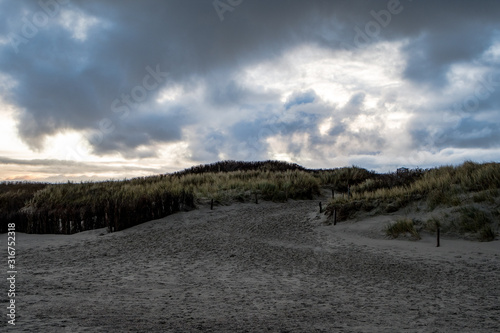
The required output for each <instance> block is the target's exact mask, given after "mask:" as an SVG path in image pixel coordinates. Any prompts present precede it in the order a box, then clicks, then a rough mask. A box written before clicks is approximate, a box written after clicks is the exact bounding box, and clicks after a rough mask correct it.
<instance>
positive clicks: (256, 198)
mask: <svg viewBox="0 0 500 333" xmlns="http://www.w3.org/2000/svg"><path fill="white" fill-rule="evenodd" d="M255 203H256V204H258V203H259V198H258V197H257V193H255Z"/></svg>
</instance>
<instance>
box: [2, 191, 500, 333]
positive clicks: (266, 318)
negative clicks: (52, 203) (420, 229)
mask: <svg viewBox="0 0 500 333" xmlns="http://www.w3.org/2000/svg"><path fill="white" fill-rule="evenodd" d="M319 199H320V200H325V198H324V197H323V198H319ZM323 202H324V203H325V201H323ZM386 218H387V217H386ZM388 218H391V217H388ZM381 219H382V217H379V218H372V219H368V220H366V221H358V222H342V223H340V224H338V225H336V226H332V225H325V222H327V221H326V217H325V216H324V215H322V214H319V212H318V201H292V200H290V201H288V202H286V203H271V202H260V203H259V204H258V205H256V204H254V203H239V204H233V205H231V206H217V207H215V209H214V210H213V211H212V210H210V208H209V207H208V206H202V207H199V208H198V209H196V210H193V211H190V212H183V213H179V214H174V215H171V216H168V217H166V218H163V219H160V220H155V221H151V222H148V223H144V224H142V225H139V226H136V227H133V228H130V229H127V230H124V231H121V232H117V233H112V234H107V233H106V232H105V231H104V230H102V229H101V230H93V231H89V232H84V233H80V234H75V235H71V236H61V235H26V234H18V271H19V274H18V279H19V281H18V286H19V287H18V288H19V290H20V292H19V295H18V304H19V308H18V321H17V325H16V329H15V331H19V332H22V331H26V332H30V331H39V332H41V331H44V332H144V331H151V332H256V331H259V332H388V331H405V332H437V331H439V332H456V331H467V332H492V331H496V330H498V328H499V327H500V319H499V318H500V305H499V303H498V299H500V274H499V268H500V262H499V258H500V257H499V256H500V245H499V242H498V241H496V242H492V243H472V242H467V241H459V240H449V242H448V241H447V240H445V239H443V241H442V247H441V248H439V249H436V248H435V244H434V240H433V239H432V237H430V236H428V237H424V239H423V240H421V241H418V242H412V241H407V240H388V239H385V238H384V236H383V234H382V233H381V228H382V227H383V223H384V220H381ZM4 241H5V240H4V239H2V244H4V243H3V242H4Z"/></svg>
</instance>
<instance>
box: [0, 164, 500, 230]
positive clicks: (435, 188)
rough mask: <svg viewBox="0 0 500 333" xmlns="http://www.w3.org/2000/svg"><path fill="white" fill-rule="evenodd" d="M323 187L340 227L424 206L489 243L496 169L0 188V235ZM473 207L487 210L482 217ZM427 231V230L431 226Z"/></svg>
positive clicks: (285, 171) (226, 173)
mask: <svg viewBox="0 0 500 333" xmlns="http://www.w3.org/2000/svg"><path fill="white" fill-rule="evenodd" d="M321 188H323V189H331V190H334V191H335V197H334V198H333V199H331V200H330V202H329V204H328V207H327V209H326V212H327V214H330V215H332V214H333V212H334V211H336V215H337V220H338V221H343V220H346V219H349V218H352V217H354V216H355V215H356V214H357V213H360V212H368V213H372V214H382V213H383V214H386V213H391V212H395V211H398V210H400V209H402V208H404V207H407V206H409V205H411V204H412V203H415V202H424V203H425V205H426V209H428V210H430V211H432V210H434V209H435V208H436V207H439V206H449V207H453V206H460V207H461V208H460V209H461V211H458V210H457V212H458V213H457V214H460V216H462V217H461V221H462V222H460V223H459V222H457V224H456V226H455V227H454V229H455V230H459V231H461V232H478V233H483V234H484V235H489V236H490V238H491V234H493V238H494V237H495V232H494V230H493V228H494V227H493V226H494V225H495V223H496V222H497V221H498V219H499V216H500V209H499V207H500V197H499V195H500V194H499V192H500V164H498V163H485V164H477V163H473V162H466V163H464V164H463V165H460V166H457V167H452V166H444V167H439V168H434V169H428V170H423V169H412V170H408V169H403V170H399V171H398V172H394V173H386V174H378V173H375V172H373V171H368V170H366V169H363V168H359V167H356V166H353V167H346V168H337V169H316V170H310V169H306V168H304V167H302V166H300V165H297V164H292V163H287V162H280V161H264V162H239V161H222V162H217V163H212V164H206V165H199V166H194V167H192V168H189V169H186V170H183V171H180V172H176V173H173V174H166V175H159V176H151V177H142V178H134V179H131V180H123V181H106V182H94V183H90V182H87V183H71V182H68V183H63V184H45V183H44V184H42V183H27V182H5V183H0V218H1V221H2V222H1V224H0V232H6V231H7V224H8V223H12V222H15V223H16V230H17V231H20V232H27V233H64V234H71V233H75V232H80V231H84V230H90V229H96V228H103V227H107V228H108V230H110V231H117V230H123V229H125V228H128V227H131V226H134V225H137V224H140V223H143V222H146V221H149V220H152V219H157V218H161V217H164V216H167V215H169V214H172V213H175V212H178V211H181V210H185V209H191V208H194V207H195V206H196V204H197V203H199V202H207V201H208V200H212V199H213V200H214V201H215V202H216V203H218V204H228V203H230V202H233V201H240V202H250V201H253V200H254V198H255V195H257V196H258V197H259V198H260V199H262V200H272V201H286V200H288V199H314V198H315V197H316V196H317V195H319V194H320V189H321ZM478 204H483V205H482V206H481V207H483V206H485V205H484V204H486V206H487V207H488V209H487V211H483V210H484V209H483V208H478V207H476V206H478ZM426 225H428V226H429V228H430V229H432V226H433V225H434V224H433V222H432V221H428V223H427V224H426ZM496 225H498V223H496ZM478 228H479V229H478ZM471 230H472V231H471Z"/></svg>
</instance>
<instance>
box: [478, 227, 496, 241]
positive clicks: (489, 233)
mask: <svg viewBox="0 0 500 333" xmlns="http://www.w3.org/2000/svg"><path fill="white" fill-rule="evenodd" d="M495 236H496V235H495V231H493V228H492V226H491V225H485V226H484V227H483V228H481V230H480V231H479V240H480V241H482V242H491V241H494V240H495Z"/></svg>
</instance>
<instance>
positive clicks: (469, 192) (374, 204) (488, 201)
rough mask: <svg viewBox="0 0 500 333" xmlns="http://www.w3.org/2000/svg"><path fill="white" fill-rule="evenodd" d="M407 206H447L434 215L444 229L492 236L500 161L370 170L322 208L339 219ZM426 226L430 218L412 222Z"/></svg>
mask: <svg viewBox="0 0 500 333" xmlns="http://www.w3.org/2000/svg"><path fill="white" fill-rule="evenodd" d="M408 207H411V209H416V210H420V209H423V210H425V211H428V212H432V211H434V210H436V209H437V208H442V209H448V210H449V213H446V214H444V215H443V216H440V217H439V219H441V220H443V221H442V223H441V224H442V226H443V228H444V230H445V231H449V232H450V233H458V234H475V235H476V236H477V237H476V238H478V239H480V240H492V239H494V237H495V236H494V234H495V232H494V229H495V230H496V229H498V226H499V221H500V164H499V163H484V164H479V163H473V162H465V163H464V164H462V165H459V166H455V167H454V166H443V167H439V168H434V169H429V170H421V169H416V170H408V171H406V172H403V173H400V174H397V173H394V174H385V175H380V174H373V176H372V177H369V178H367V179H366V180H364V181H363V182H361V183H359V184H358V185H356V186H353V187H351V190H350V196H347V195H343V196H338V197H336V198H334V199H333V200H331V202H330V203H329V205H328V207H327V212H328V213H329V214H333V211H334V210H335V211H336V216H337V219H338V220H340V221H342V220H346V219H349V218H353V217H354V216H355V215H356V214H358V213H360V212H365V213H370V214H373V215H375V214H386V213H392V212H396V211H399V210H401V209H403V208H405V209H408V210H411V209H410V208H408ZM401 225H402V224H401ZM426 225H432V223H430V221H427V222H424V221H421V223H420V226H418V227H419V228H424V229H425V226H426ZM492 235H493V236H492Z"/></svg>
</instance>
